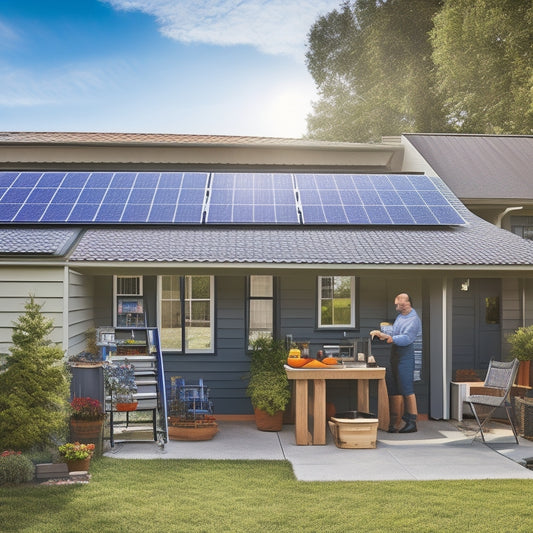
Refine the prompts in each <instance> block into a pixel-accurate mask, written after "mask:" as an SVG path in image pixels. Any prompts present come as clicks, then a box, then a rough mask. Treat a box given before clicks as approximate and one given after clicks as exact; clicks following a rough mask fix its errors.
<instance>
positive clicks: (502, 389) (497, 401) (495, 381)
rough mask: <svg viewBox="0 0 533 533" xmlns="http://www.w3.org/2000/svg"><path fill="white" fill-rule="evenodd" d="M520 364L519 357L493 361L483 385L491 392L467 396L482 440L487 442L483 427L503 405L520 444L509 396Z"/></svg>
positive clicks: (467, 401) (466, 400)
mask: <svg viewBox="0 0 533 533" xmlns="http://www.w3.org/2000/svg"><path fill="white" fill-rule="evenodd" d="M519 364H520V361H518V359H513V360H512V361H509V362H504V361H491V362H490V364H489V369H488V370H487V377H486V378H485V382H484V384H483V386H484V387H487V388H490V389H492V390H490V391H487V392H489V394H475V395H472V396H467V397H466V398H465V400H464V401H465V402H466V403H468V404H469V405H470V409H471V410H472V414H473V415H474V417H475V418H476V422H477V424H478V426H479V429H478V430H477V432H476V435H477V434H478V433H481V440H482V441H483V442H485V435H484V434H483V427H485V425H486V423H487V422H488V421H489V420H490V419H491V417H492V415H493V414H494V411H496V409H498V407H503V408H505V413H506V414H507V418H508V419H509V422H510V424H511V428H512V429H513V434H514V438H515V440H516V443H517V444H518V436H517V433H516V427H515V424H514V420H513V416H512V412H511V410H512V403H511V399H510V397H509V396H510V393H511V387H512V386H513V384H514V380H515V378H516V374H517V372H518V365H519ZM490 392H492V394H490ZM494 394H496V395H494ZM484 410H485V411H488V414H483V411H484ZM478 411H481V412H478ZM480 415H481V418H482V419H483V421H482V422H481V421H480ZM476 435H474V438H476Z"/></svg>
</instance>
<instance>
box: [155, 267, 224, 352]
mask: <svg viewBox="0 0 533 533" xmlns="http://www.w3.org/2000/svg"><path fill="white" fill-rule="evenodd" d="M159 292H160V313H159V321H160V326H159V327H160V331H161V348H162V350H163V351H180V352H184V353H195V352H213V350H214V342H213V339H214V335H213V330H214V320H213V316H214V312H213V311H214V297H213V294H214V281H213V277H212V276H161V277H160V291H159Z"/></svg>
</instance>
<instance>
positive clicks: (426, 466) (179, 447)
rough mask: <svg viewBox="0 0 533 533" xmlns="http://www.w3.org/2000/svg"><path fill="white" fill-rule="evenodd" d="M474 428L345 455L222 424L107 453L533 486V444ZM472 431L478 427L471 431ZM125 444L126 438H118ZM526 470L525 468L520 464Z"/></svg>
mask: <svg viewBox="0 0 533 533" xmlns="http://www.w3.org/2000/svg"><path fill="white" fill-rule="evenodd" d="M467 426H468V421H467V422H465V425H462V426H461V427H460V426H459V425H458V424H453V423H451V422H446V421H433V420H430V421H425V422H424V421H423V422H419V423H418V428H419V431H418V432H417V433H411V434H389V433H386V432H383V431H378V444H377V448H375V449H362V450H358V449H340V448H337V447H336V446H335V444H334V443H333V441H332V439H331V435H330V434H329V431H328V442H327V444H326V445H325V446H297V445H296V443H295V439H294V426H292V425H287V426H284V428H283V430H282V431H281V432H279V433H269V432H262V431H258V430H257V429H256V427H255V424H254V422H227V421H220V422H219V428H220V430H219V432H218V434H217V435H216V436H215V437H214V439H213V440H210V441H203V442H179V441H169V442H168V443H167V444H166V445H165V446H164V447H163V448H160V447H158V446H157V444H156V443H154V442H151V441H146V442H138V441H135V442H133V441H132V442H118V443H117V444H116V445H115V447H114V448H113V449H112V450H110V451H107V452H106V453H105V455H106V456H107V457H114V458H117V459H268V460H288V461H290V462H291V464H292V467H293V470H294V474H295V476H296V478H297V479H298V480H300V481H386V480H430V479H489V478H490V479H533V470H529V469H528V468H526V467H525V466H523V464H525V462H526V461H525V459H527V458H531V461H533V442H531V441H529V440H526V439H523V438H520V444H519V445H517V444H516V443H515V441H514V438H513V435H512V432H511V429H510V427H509V426H505V425H500V424H495V423H493V424H492V425H491V426H490V427H491V429H490V431H489V432H488V433H486V440H487V444H483V443H482V442H481V440H480V439H479V437H478V438H477V439H476V440H474V441H472V438H473V435H474V432H473V431H472V430H470V429H469V428H468V427H467ZM472 427H473V426H472ZM118 438H120V437H118ZM520 463H522V464H520Z"/></svg>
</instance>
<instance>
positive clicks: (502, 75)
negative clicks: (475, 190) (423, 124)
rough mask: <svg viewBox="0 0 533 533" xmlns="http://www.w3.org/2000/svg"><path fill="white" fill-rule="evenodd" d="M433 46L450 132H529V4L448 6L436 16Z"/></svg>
mask: <svg viewBox="0 0 533 533" xmlns="http://www.w3.org/2000/svg"><path fill="white" fill-rule="evenodd" d="M431 41H432V43H433V49H434V50H433V60H434V62H435V64H436V66H437V69H438V70H437V76H438V80H439V87H440V89H441V91H442V94H443V96H444V107H445V110H446V113H447V116H448V119H449V122H450V123H451V125H452V126H453V127H454V129H456V130H457V131H459V132H463V133H524V134H531V133H532V132H533V54H532V51H533V3H531V2H524V1H523V0H475V1H472V0H454V1H453V2H446V4H445V5H444V7H443V9H442V10H441V11H440V12H439V13H438V14H437V15H436V17H435V26H434V28H433V30H432V32H431Z"/></svg>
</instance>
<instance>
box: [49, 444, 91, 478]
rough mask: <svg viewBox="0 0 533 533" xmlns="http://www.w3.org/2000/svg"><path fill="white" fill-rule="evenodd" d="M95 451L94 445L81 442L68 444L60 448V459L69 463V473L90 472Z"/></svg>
mask: <svg viewBox="0 0 533 533" xmlns="http://www.w3.org/2000/svg"><path fill="white" fill-rule="evenodd" d="M94 449H95V445H94V444H81V443H79V442H67V443H66V444H62V445H61V446H59V448H58V450H59V457H60V459H61V461H62V462H64V463H67V466H68V471H69V472H79V471H88V470H89V465H90V463H91V458H92V456H93V454H94Z"/></svg>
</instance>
